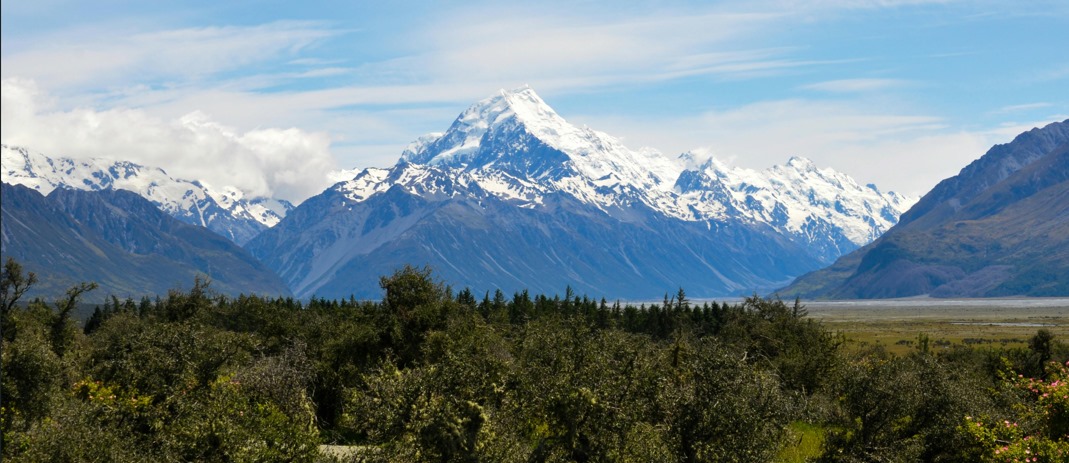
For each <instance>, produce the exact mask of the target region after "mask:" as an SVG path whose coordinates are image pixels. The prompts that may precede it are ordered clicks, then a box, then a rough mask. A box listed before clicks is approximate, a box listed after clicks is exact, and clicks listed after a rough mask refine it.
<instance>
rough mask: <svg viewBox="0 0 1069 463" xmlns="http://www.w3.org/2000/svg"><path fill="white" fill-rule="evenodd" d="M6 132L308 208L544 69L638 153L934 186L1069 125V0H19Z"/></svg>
mask: <svg viewBox="0 0 1069 463" xmlns="http://www.w3.org/2000/svg"><path fill="white" fill-rule="evenodd" d="M0 13H2V14H0V18H2V30H0V35H2V46H0V55H2V56H0V61H2V63H0V64H2V66H0V73H2V76H0V77H2V82H3V85H2V98H3V101H2V121H0V131H2V134H0V139H2V140H0V141H2V142H3V143H4V144H8V145H14V146H24V147H27V148H29V149H31V150H34V151H39V152H41V153H44V154H46V155H49V156H53V157H74V158H84V157H104V158H113V159H121V160H129V161H134V162H139V163H142V164H146V165H150V166H158V167H163V168H164V169H166V170H167V171H168V172H169V173H170V174H171V175H172V176H176V177H182V178H194V179H201V180H204V181H206V182H208V183H209V184H210V185H226V184H229V185H233V186H236V187H238V188H241V189H243V190H245V191H246V192H248V193H250V194H253V195H263V196H274V197H279V198H283V199H288V200H291V201H295V202H300V201H302V200H304V199H306V198H307V197H309V196H311V195H314V194H317V193H318V192H320V191H322V190H323V189H324V188H326V187H327V186H329V184H330V183H331V180H330V178H331V177H330V176H329V175H328V174H329V172H331V171H335V170H338V169H352V168H364V167H387V166H390V165H392V164H394V163H395V162H396V161H397V159H398V157H399V156H400V154H401V151H402V150H403V149H404V147H405V146H406V145H407V144H408V143H409V142H411V141H412V140H415V139H416V138H417V137H419V136H420V135H423V134H425V133H430V132H441V131H444V130H445V129H447V128H448V127H449V125H450V123H451V122H452V121H453V120H454V119H455V118H456V117H457V115H458V114H460V112H462V111H463V110H464V109H465V108H467V107H468V106H469V105H471V104H472V103H474V102H475V101H478V100H480V99H483V98H487V97H490V96H492V95H494V94H495V93H496V92H497V91H498V90H499V89H503V88H504V89H511V88H517V87H521V86H524V85H529V86H530V87H532V88H533V89H535V91H536V92H538V94H539V95H540V96H541V97H542V98H543V99H544V100H545V101H546V102H547V103H548V104H549V105H551V106H552V107H553V108H554V109H555V110H556V111H557V112H558V113H559V114H560V115H561V116H563V117H564V118H565V119H567V120H568V121H569V122H572V123H574V124H577V125H585V126H588V127H590V128H593V129H596V130H599V131H603V132H606V133H609V134H611V135H613V136H616V137H618V138H620V139H621V140H623V142H624V144H625V145H627V146H629V147H631V148H633V149H638V148H642V147H652V148H655V149H657V150H659V151H661V152H663V153H665V154H666V155H670V156H676V155H678V154H680V153H683V152H685V151H690V150H700V151H702V152H707V153H711V154H712V155H713V156H715V157H717V158H718V159H720V160H721V161H724V162H726V163H729V164H731V165H736V166H741V167H747V168H753V169H764V168H767V167H770V166H772V165H775V164H782V163H785V162H786V161H787V159H788V158H789V157H791V156H804V157H807V158H809V159H812V160H813V161H814V162H815V163H816V164H817V165H818V166H820V167H831V168H834V169H836V170H839V171H841V172H845V173H847V174H849V175H851V176H852V177H854V178H855V179H856V180H857V181H858V182H859V183H862V184H866V183H874V184H876V185H877V186H878V187H879V188H880V189H881V190H885V191H886V190H894V191H898V192H900V193H904V194H907V195H916V196H919V195H922V194H924V193H925V192H927V191H928V190H929V189H931V188H932V187H933V186H934V185H935V184H936V183H938V181H939V180H941V179H943V178H946V177H950V176H953V175H955V174H956V173H957V172H958V171H959V170H960V169H961V168H962V167H964V166H965V165H967V164H968V163H969V162H971V161H972V160H974V159H976V158H978V157H980V156H981V155H982V154H983V153H984V152H985V151H986V150H987V149H988V148H990V146H991V145H993V144H996V143H1006V142H1008V141H1010V140H1012V139H1013V137H1014V136H1015V135H1016V134H1018V133H1020V132H1023V131H1025V130H1028V129H1030V128H1032V127H1037V126H1043V125H1045V124H1047V123H1050V122H1054V121H1060V120H1064V119H1066V118H1069V48H1067V46H1066V44H1069V2H1066V1H1064V0H1049V1H1048V0H1040V1H984V0H973V1H953V0H935V1H927V0H808V1H802V0H745V1H712V2H707V1H703V2H673V1H654V2H629V1H566V2H537V4H536V3H535V2H524V3H522V4H521V3H519V2H513V3H506V2H480V1H464V2H447V1H422V2H406V1H398V2H313V1H304V2H293V1H264V2H261V1H257V2H252V1H242V0H238V1H228V2H218V1H181V0H179V1H171V2H144V1H138V2H127V1H119V0H102V1H96V2H85V1H68V0H37V1H33V2H29V1H4V2H3V3H2V12H0Z"/></svg>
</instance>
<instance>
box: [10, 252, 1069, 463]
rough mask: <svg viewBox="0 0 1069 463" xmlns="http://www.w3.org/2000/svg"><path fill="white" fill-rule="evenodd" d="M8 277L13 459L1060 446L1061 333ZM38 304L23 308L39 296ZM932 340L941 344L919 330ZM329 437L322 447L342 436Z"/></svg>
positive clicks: (532, 456) (844, 458)
mask: <svg viewBox="0 0 1069 463" xmlns="http://www.w3.org/2000/svg"><path fill="white" fill-rule="evenodd" d="M33 280H34V278H33V277H32V276H28V275H23V273H22V271H21V268H19V266H18V264H16V263H15V262H13V261H9V262H8V263H7V265H6V266H5V267H4V270H3V275H2V278H0V298H2V300H0V308H2V309H3V318H2V323H3V326H2V327H3V333H2V337H3V351H2V367H3V377H2V380H0V392H2V396H0V399H2V403H0V406H2V407H0V419H2V439H3V441H2V452H3V455H2V456H3V459H4V461H120V462H126V461H164V462H168V461H219V462H223V461H241V462H246V461H247V462H268V461H308V462H316V461H324V462H326V461H361V462H398V461H399V462H424V461H427V462H480V461H482V462H512V461H517V462H519V461H524V462H567V461H577V462H588V461H643V462H645V461H658V462H662V461H664V462H672V461H678V462H706V461H709V462H720V461H724V462H767V461H783V462H797V461H825V462H863V461H932V462H942V461H992V462H1002V461H1015V460H1013V458H1020V459H1023V458H1025V457H1029V458H1038V459H1037V460H1033V461H1066V458H1069V399H1067V395H1069V386H1067V385H1066V379H1067V377H1069V372H1067V367H1066V364H1065V361H1066V359H1067V357H1069V349H1067V348H1066V346H1065V345H1064V344H1062V343H1061V342H1059V340H1058V339H1057V338H1056V337H1055V336H1054V335H1052V334H1051V333H1050V332H1048V331H1042V330H1041V331H1040V332H1039V333H1036V334H1035V335H1033V336H1032V337H1031V338H1030V339H1029V341H1028V342H1027V343H1026V345H1025V346H1021V347H1002V346H999V345H982V346H978V347H971V346H964V345H959V346H954V347H953V348H947V349H932V348H930V347H929V348H925V347H922V346H920V345H918V346H916V347H915V348H913V349H912V350H910V351H909V352H907V353H904V354H902V355H895V354H890V353H888V352H886V351H884V350H883V349H881V348H879V347H873V348H863V349H847V348H844V347H843V345H844V338H843V337H842V336H841V335H837V334H835V333H833V332H831V331H830V330H828V329H827V328H825V326H824V325H823V324H822V323H820V322H818V321H816V320H814V319H812V318H809V317H808V316H807V313H806V310H805V309H804V308H803V307H802V305H801V304H800V303H798V302H795V303H794V304H787V303H783V302H782V301H775V300H766V299H761V298H758V297H753V298H749V299H747V300H745V301H744V302H742V303H739V304H735V305H728V304H717V303H705V304H702V305H697V304H693V303H691V302H690V301H689V300H688V299H687V297H686V294H685V293H684V292H683V291H682V290H680V291H679V292H678V293H677V294H675V295H672V296H667V295H666V297H665V300H664V302H663V303H661V304H654V305H650V306H639V307H635V306H621V305H620V304H618V303H617V304H609V303H608V302H606V301H604V300H601V301H596V300H591V299H588V298H585V297H581V296H577V295H575V294H572V292H571V291H570V290H568V291H566V292H565V295H564V296H563V297H561V296H546V295H535V296H531V295H529V294H527V293H526V292H523V293H518V294H514V295H512V297H511V298H510V297H508V296H506V295H505V294H502V293H501V292H500V291H498V292H496V293H493V294H492V293H486V294H484V295H483V296H482V297H481V298H480V297H477V296H476V295H475V294H473V293H472V292H471V291H469V290H467V289H465V290H462V291H459V292H456V293H455V292H454V291H453V290H452V289H451V288H449V287H447V286H445V285H443V284H442V283H440V282H438V281H436V280H435V279H434V277H433V275H432V274H431V272H430V270H428V269H417V268H411V267H406V268H403V269H400V270H398V271H397V272H396V273H394V274H393V275H390V276H387V277H383V278H382V280H381V286H382V288H383V290H384V292H385V297H384V300H383V301H381V302H371V301H357V300H353V299H349V300H324V299H313V300H311V301H309V302H307V303H302V302H300V301H296V300H293V299H265V298H260V297H248V296H242V297H237V298H229V297H224V296H220V295H217V294H214V293H213V292H212V291H211V290H210V286H209V285H208V284H207V283H204V282H200V281H198V282H197V283H196V284H195V285H194V287H193V289H192V290H191V291H188V292H178V291H174V292H171V293H170V294H169V295H168V296H167V297H164V298H158V299H155V300H152V299H147V298H146V299H142V300H140V301H134V300H126V301H121V300H117V299H111V300H109V301H108V303H106V304H104V305H103V306H102V307H101V308H100V309H99V310H98V311H96V312H95V313H94V315H93V317H92V318H91V319H90V320H89V321H87V322H86V323H85V325H84V327H83V328H82V329H77V328H76V324H75V322H74V321H73V320H72V319H71V317H70V316H69V312H70V308H71V307H73V306H74V305H75V304H76V303H77V301H78V299H79V297H80V296H81V295H82V293H83V292H84V291H87V290H89V289H90V287H91V286H79V287H77V288H76V289H74V290H72V291H71V292H70V293H68V296H67V297H66V298H64V299H63V300H61V301H60V302H59V303H56V304H53V305H49V304H46V303H45V302H44V301H40V300H36V301H29V302H28V303H18V302H19V301H18V299H19V297H20V296H21V295H22V294H23V293H24V291H25V289H24V288H25V287H26V286H28V285H32V284H33ZM23 302H25V301H23ZM923 344H924V345H925V346H927V345H928V344H927V343H923ZM324 444H330V446H329V447H327V446H325V445H324Z"/></svg>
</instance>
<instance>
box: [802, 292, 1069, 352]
mask: <svg viewBox="0 0 1069 463" xmlns="http://www.w3.org/2000/svg"><path fill="white" fill-rule="evenodd" d="M939 303H940V302H939V301H937V300H936V301H933V302H932V305H931V306H923V307H922V306H909V307H903V306H901V305H896V304H895V303H893V302H892V303H888V305H887V306H878V305H877V306H867V307H844V306H842V305H835V304H826V305H821V304H820V303H814V304H813V305H810V306H809V310H810V315H811V316H813V317H814V318H817V319H820V320H821V321H822V322H823V323H824V325H825V326H826V327H828V328H829V329H831V330H834V331H837V332H840V333H842V334H843V335H844V337H845V338H846V348H847V349H862V348H865V347H869V346H873V345H880V346H883V347H884V348H885V349H886V350H888V351H889V352H893V353H898V354H904V353H908V352H910V351H912V350H914V349H916V348H917V346H918V339H919V338H920V336H922V335H924V336H927V337H928V340H929V348H930V349H932V350H938V349H949V348H950V347H952V346H954V345H969V346H973V347H1009V348H1012V347H1025V346H1027V342H1028V339H1029V338H1031V337H1032V336H1033V335H1034V334H1035V333H1036V331H1038V330H1040V329H1046V330H1048V331H1050V332H1051V333H1052V334H1054V337H1055V339H1059V340H1063V341H1066V340H1069V307H1012V304H1007V306H1008V307H998V306H992V305H984V306H972V307H970V306H963V305H953V306H940V305H939Z"/></svg>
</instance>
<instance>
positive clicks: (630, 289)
mask: <svg viewBox="0 0 1069 463" xmlns="http://www.w3.org/2000/svg"><path fill="white" fill-rule="evenodd" d="M5 165H6V161H5ZM912 203H913V200H912V199H911V198H906V197H903V196H901V195H898V194H895V193H893V192H881V191H880V190H878V189H877V188H876V187H875V186H873V185H868V186H862V185H859V184H857V183H856V182H855V181H854V180H853V179H851V178H850V177H848V176H846V175H843V174H841V173H837V172H835V171H833V170H831V169H819V168H817V167H816V166H814V165H813V163H811V162H810V161H808V160H806V159H803V158H791V159H790V160H789V161H788V162H787V163H786V164H785V165H782V166H776V167H772V168H770V169H767V170H764V171H754V170H749V169H744V168H737V167H729V166H727V165H725V164H723V163H720V162H718V161H717V160H715V159H713V158H712V157H710V156H703V155H700V154H698V153H684V154H683V155H680V156H678V157H670V156H666V155H663V154H661V153H659V152H656V151H653V150H650V149H643V150H638V151H635V150H631V149H629V148H627V147H625V146H624V145H623V144H622V143H621V142H620V141H619V140H617V139H615V138H613V137H611V136H609V135H607V134H604V133H601V132H597V131H594V130H591V129H588V128H580V127H576V126H573V125H571V124H569V123H568V122H566V121H565V120H564V119H563V118H562V117H561V116H559V115H558V114H557V113H556V112H555V111H554V110H553V109H551V108H550V107H549V106H548V105H546V103H545V102H543V101H542V99H541V98H539V96H538V95H537V94H535V92H534V91H533V90H531V89H530V88H520V89H517V90H513V91H504V90H503V91H501V92H500V93H499V94H497V95H495V96H493V97H491V98H488V99H485V100H483V101H479V102H477V103H475V104H474V105H473V106H471V107H470V108H469V109H467V110H466V111H464V112H463V113H462V114H461V115H460V116H459V117H458V118H457V119H456V120H455V121H454V122H453V124H452V126H450V127H449V129H448V130H447V131H446V132H445V133H436V134H431V135H426V136H424V137H421V138H419V139H418V140H417V141H416V142H414V143H412V144H411V145H410V146H409V147H408V148H407V149H405V150H404V152H403V154H402V155H401V158H400V160H399V161H398V162H397V164H395V165H394V166H393V167H390V168H386V169H381V168H370V169H365V170H363V171H360V172H359V173H356V174H355V176H353V178H351V179H350V180H347V181H342V182H339V183H337V184H335V185H333V186H332V187H330V188H328V189H327V190H326V191H324V192H323V193H321V194H319V195H317V196H314V197H312V198H310V199H308V200H306V201H304V202H303V203H302V204H301V205H299V206H298V207H296V208H295V209H293V210H292V211H290V212H289V213H288V214H286V215H285V217H284V218H283V219H282V220H280V221H279V222H278V224H276V225H274V226H273V227H271V228H269V229H267V230H264V231H263V232H261V233H260V234H259V235H257V236H256V237H255V238H252V239H251V240H250V241H249V242H248V243H247V244H246V245H245V248H246V249H247V250H248V251H249V252H251V253H252V255H254V256H256V257H257V258H258V259H260V260H261V261H262V262H263V263H265V264H266V265H267V266H268V267H270V268H271V269H273V270H275V271H276V272H277V273H278V274H279V275H280V276H281V277H282V279H283V280H285V281H286V283H287V284H288V285H289V287H290V289H291V290H292V291H293V293H294V294H295V295H296V296H298V297H302V298H305V297H309V296H313V295H314V296H317V297H326V298H338V297H343V298H344V297H349V296H356V297H358V298H377V297H379V296H380V294H381V292H380V289H379V285H378V280H379V277H380V276H382V275H387V274H389V273H391V272H393V271H394V270H395V269H397V268H399V267H401V266H403V265H405V264H412V265H429V266H430V267H431V268H433V269H434V270H435V271H436V272H437V273H438V275H439V277H441V278H442V279H443V280H444V281H446V282H448V283H450V284H451V285H453V286H454V287H457V288H462V287H470V288H472V289H474V290H476V291H483V290H493V289H496V288H499V289H501V290H502V291H504V292H505V293H507V294H511V293H512V292H515V291H521V290H524V289H527V290H529V291H531V292H532V293H559V292H562V291H564V290H565V288H568V287H570V288H571V289H572V290H573V291H574V292H575V293H577V294H587V295H589V296H592V297H602V296H606V297H618V298H631V299H643V298H645V299H649V298H658V297H659V295H662V294H664V293H666V292H673V293H674V292H675V290H676V289H678V288H680V287H682V288H685V289H686V290H687V291H688V293H689V294H690V295H691V296H692V297H695V296H696V297H712V296H724V295H740V294H752V293H753V292H755V291H756V292H764V291H768V290H771V289H773V288H777V287H780V286H783V285H784V284H787V283H789V282H790V281H791V280H792V279H793V278H795V277H796V276H798V275H801V274H803V273H806V272H810V271H813V270H816V269H818V268H821V267H823V266H825V265H827V264H829V263H831V262H833V261H834V260H835V259H836V258H838V257H839V256H841V255H842V254H844V253H848V252H850V251H853V250H855V249H857V248H858V247H860V246H863V245H865V244H867V243H869V242H871V241H872V240H873V239H875V238H876V237H878V236H880V235H881V234H882V233H883V232H885V231H886V230H888V229H889V228H891V227H892V226H893V225H894V224H895V223H896V221H897V218H898V217H899V215H900V214H901V213H902V212H903V211H904V210H905V209H906V208H908V207H909V206H910V205H911V204H912Z"/></svg>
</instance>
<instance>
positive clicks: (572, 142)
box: [338, 87, 912, 260]
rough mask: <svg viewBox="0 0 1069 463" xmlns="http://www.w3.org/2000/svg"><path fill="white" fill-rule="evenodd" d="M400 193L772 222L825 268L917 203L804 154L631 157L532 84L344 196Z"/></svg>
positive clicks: (621, 214) (468, 114) (365, 177)
mask: <svg viewBox="0 0 1069 463" xmlns="http://www.w3.org/2000/svg"><path fill="white" fill-rule="evenodd" d="M393 185H399V186H401V187H402V188H404V189H405V190H406V191H408V192H409V193H411V194H417V195H421V194H432V195H435V196H439V197H441V194H442V193H443V191H444V189H445V188H446V187H447V186H450V185H477V186H478V187H479V188H478V190H479V191H483V192H485V193H487V194H491V195H494V196H496V197H498V198H501V199H505V200H507V201H511V202H514V203H516V204H518V205H520V206H522V207H535V206H537V205H539V204H542V203H543V199H544V197H545V196H546V195H548V194H553V193H563V194H567V195H570V196H572V197H575V198H576V199H578V200H580V201H581V202H583V203H586V204H591V205H594V206H595V207H597V208H599V209H601V210H602V211H605V212H606V213H608V214H609V215H612V216H615V217H618V218H619V219H621V220H631V218H632V217H636V216H635V215H634V214H633V213H631V212H627V209H630V208H634V207H636V206H642V207H645V208H648V209H651V210H653V211H658V212H659V213H661V214H664V215H665V216H668V217H671V218H673V219H679V220H684V221H728V220H741V221H744V222H747V223H754V224H767V225H769V226H771V227H773V228H775V229H777V230H780V232H782V233H784V234H786V235H788V236H791V237H793V239H796V240H799V241H801V242H805V243H810V244H811V245H812V246H813V247H814V248H817V249H818V251H817V253H818V254H819V255H820V256H821V258H822V259H827V260H831V259H834V258H835V257H837V256H838V255H840V254H841V253H843V252H846V251H849V250H852V249H853V248H855V247H857V246H861V245H863V244H865V243H868V242H869V241H871V240H872V239H873V238H875V237H876V236H879V234H881V233H882V232H883V231H885V230H887V229H888V228H890V227H891V226H892V225H894V223H895V222H896V221H897V217H898V215H899V214H901V213H902V212H903V211H904V210H905V209H906V208H908V207H909V205H910V204H912V200H911V199H909V198H904V197H902V196H900V195H897V194H895V193H893V192H890V193H881V192H880V191H879V190H876V189H873V188H869V187H864V186H860V185H858V183H857V182H855V181H854V180H853V179H852V178H850V177H849V176H847V175H845V174H842V173H839V172H836V171H835V170H833V169H829V168H825V169H821V168H818V167H817V166H816V164H815V163H813V162H812V161H811V160H809V159H807V158H804V157H800V156H794V157H791V158H789V159H788V161H787V162H786V163H785V164H783V165H780V166H773V167H771V168H768V169H765V170H762V171H757V170H752V169H747V168H742V167H736V166H732V165H729V164H726V163H724V162H722V161H721V160H719V159H717V158H716V157H715V156H713V155H712V153H711V152H709V151H707V150H696V151H691V152H687V153H683V154H682V155H680V156H678V157H676V158H670V157H668V156H665V155H663V154H662V153H660V152H658V151H656V150H653V149H642V150H637V151H636V150H632V149H629V148H628V147H626V146H624V145H623V143H621V142H620V141H619V140H618V139H616V138H614V137H612V136H610V135H608V134H605V133H603V132H598V131H595V130H592V129H589V128H586V127H577V126H575V125H572V124H571V123H569V122H567V121H566V120H565V119H564V118H563V117H561V116H560V115H559V114H558V113H557V112H556V111H554V110H553V108H551V107H550V106H549V105H547V104H546V103H545V101H543V100H542V98H541V97H539V96H538V94H537V93H535V91H534V90H532V89H531V88H528V87H524V88H520V89H516V90H511V91H508V90H501V91H499V92H498V93H497V94H496V95H494V96H492V97H490V98H487V99H484V100H481V101H479V102H477V103H475V104H473V105H472V106H470V107H469V108H468V109H466V110H465V111H464V112H462V113H461V114H460V116H459V117H457V119H456V120H455V121H454V122H453V124H452V125H451V126H450V127H449V129H448V130H447V131H445V132H444V133H440V134H438V133H436V134H430V135H427V136H424V137H421V138H420V139H418V140H416V141H414V142H413V143H412V144H410V145H409V147H408V148H406V150H405V152H404V154H403V155H402V157H401V160H400V161H399V162H398V164H397V165H395V166H394V167H393V168H391V169H390V170H389V171H385V170H368V171H365V173H363V174H361V175H359V176H357V177H356V178H354V179H353V180H350V181H348V182H344V183H343V184H341V185H340V186H339V187H338V188H340V189H341V190H343V192H344V194H345V195H346V196H347V197H348V198H350V199H351V200H353V201H357V202H360V201H363V200H365V199H367V198H369V197H371V196H373V195H375V194H377V193H381V192H383V191H386V190H387V189H389V188H390V187H391V186H393ZM451 194H453V193H451ZM446 196H449V195H446ZM639 216H641V214H640V215H639Z"/></svg>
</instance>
